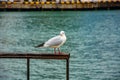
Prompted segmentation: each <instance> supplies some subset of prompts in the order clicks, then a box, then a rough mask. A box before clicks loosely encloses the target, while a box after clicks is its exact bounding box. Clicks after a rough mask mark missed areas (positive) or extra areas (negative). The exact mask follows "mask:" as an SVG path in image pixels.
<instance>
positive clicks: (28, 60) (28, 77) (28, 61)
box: [27, 58, 30, 80]
mask: <svg viewBox="0 0 120 80" xmlns="http://www.w3.org/2000/svg"><path fill="white" fill-rule="evenodd" d="M27 80H30V59H29V58H27Z"/></svg>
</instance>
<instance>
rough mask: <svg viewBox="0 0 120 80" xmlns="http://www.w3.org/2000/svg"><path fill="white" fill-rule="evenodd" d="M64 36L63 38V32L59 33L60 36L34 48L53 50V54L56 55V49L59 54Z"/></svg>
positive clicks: (64, 40) (64, 39)
mask: <svg viewBox="0 0 120 80" xmlns="http://www.w3.org/2000/svg"><path fill="white" fill-rule="evenodd" d="M66 39H67V38H66V36H65V32H64V31H60V34H59V35H57V36H55V37H53V38H51V39H49V40H48V41H46V42H44V43H42V44H39V45H37V46H35V47H36V48H38V47H50V48H54V54H56V53H57V51H56V48H57V49H58V53H59V54H61V52H60V49H59V48H60V46H62V45H63V44H64V43H65V42H66Z"/></svg>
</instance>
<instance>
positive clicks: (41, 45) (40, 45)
mask: <svg viewBox="0 0 120 80" xmlns="http://www.w3.org/2000/svg"><path fill="white" fill-rule="evenodd" d="M44 44H45V43H42V44H39V45H37V46H35V48H38V47H43V46H44Z"/></svg>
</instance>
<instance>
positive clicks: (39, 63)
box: [0, 10, 120, 80]
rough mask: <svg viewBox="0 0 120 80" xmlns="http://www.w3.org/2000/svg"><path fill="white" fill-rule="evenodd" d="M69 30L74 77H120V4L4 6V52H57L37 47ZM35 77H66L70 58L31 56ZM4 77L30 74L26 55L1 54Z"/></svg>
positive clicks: (0, 18) (0, 44) (0, 35)
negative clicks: (73, 7) (99, 8)
mask: <svg viewBox="0 0 120 80" xmlns="http://www.w3.org/2000/svg"><path fill="white" fill-rule="evenodd" d="M61 30H64V31H65V33H66V36H67V41H66V43H65V44H64V45H63V46H62V47H61V51H62V52H66V53H70V55H71V57H70V80H120V10H113V11H109V10H108V11H52V12H49V11H43V12H0V52H22V53H25V52H27V53H29V52H30V53H37V54H39V53H42V52H44V53H53V49H51V48H34V46H36V45H38V44H40V43H42V42H44V41H46V40H48V39H49V38H51V37H53V36H56V35H58V34H59V32H60V31H61ZM30 65H31V66H30V76H31V77H30V79H31V80H65V78H66V75H65V73H66V71H65V68H66V66H65V65H66V62H65V60H38V59H32V60H31V62H30ZM0 80H26V60H24V59H23V60H21V59H0Z"/></svg>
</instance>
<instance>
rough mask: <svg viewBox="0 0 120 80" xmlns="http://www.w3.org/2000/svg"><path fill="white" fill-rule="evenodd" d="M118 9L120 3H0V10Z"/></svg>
mask: <svg viewBox="0 0 120 80" xmlns="http://www.w3.org/2000/svg"><path fill="white" fill-rule="evenodd" d="M96 9H120V1H111V2H108V1H106V2H104V1H101V2H60V3H56V2H48V1H47V2H0V10H2V11H6V10H96Z"/></svg>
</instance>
